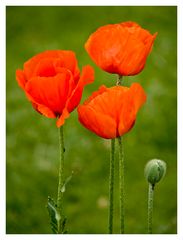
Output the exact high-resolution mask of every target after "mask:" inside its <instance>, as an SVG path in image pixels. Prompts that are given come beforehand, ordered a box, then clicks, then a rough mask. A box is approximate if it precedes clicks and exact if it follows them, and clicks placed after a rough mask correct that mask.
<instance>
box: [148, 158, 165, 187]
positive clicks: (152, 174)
mask: <svg viewBox="0 0 183 240" xmlns="http://www.w3.org/2000/svg"><path fill="white" fill-rule="evenodd" d="M144 173H145V177H146V179H147V181H148V182H149V183H151V184H152V185H155V184H156V183H157V182H159V181H160V180H161V179H162V178H163V177H164V175H165V173H166V163H165V162H164V161H162V160H159V159H153V160H150V161H149V162H148V163H147V164H146V166H145V171H144Z"/></svg>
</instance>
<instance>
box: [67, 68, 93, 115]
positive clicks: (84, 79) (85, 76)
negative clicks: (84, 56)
mask: <svg viewBox="0 0 183 240" xmlns="http://www.w3.org/2000/svg"><path fill="white" fill-rule="evenodd" d="M93 81H94V70H93V68H92V67H91V66H89V65H87V66H85V67H83V69H82V73H81V77H80V79H79V81H78V84H77V85H76V87H75V89H74V90H73V92H72V94H71V96H70V98H69V99H68V101H67V103H66V108H67V110H68V112H72V111H73V110H74V109H75V108H76V107H77V106H78V104H79V103H80V101H81V97H82V93H83V88H84V86H85V85H86V84H89V83H92V82H93Z"/></svg>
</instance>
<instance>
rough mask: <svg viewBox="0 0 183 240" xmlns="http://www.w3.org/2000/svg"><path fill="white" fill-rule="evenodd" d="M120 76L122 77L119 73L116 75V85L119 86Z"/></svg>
mask: <svg viewBox="0 0 183 240" xmlns="http://www.w3.org/2000/svg"><path fill="white" fill-rule="evenodd" d="M122 78H123V76H121V75H117V81H116V86H121V81H122Z"/></svg>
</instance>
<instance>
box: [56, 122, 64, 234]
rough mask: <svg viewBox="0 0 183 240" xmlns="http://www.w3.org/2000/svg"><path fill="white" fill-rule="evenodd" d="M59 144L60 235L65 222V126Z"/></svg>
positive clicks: (58, 202)
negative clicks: (63, 190)
mask: <svg viewBox="0 0 183 240" xmlns="http://www.w3.org/2000/svg"><path fill="white" fill-rule="evenodd" d="M59 142H60V165H59V182H58V195H57V209H58V211H59V214H60V216H61V218H60V220H59V221H58V233H61V232H62V229H61V222H62V220H63V192H62V191H61V189H62V186H63V183H64V133H63V126H62V127H60V128H59Z"/></svg>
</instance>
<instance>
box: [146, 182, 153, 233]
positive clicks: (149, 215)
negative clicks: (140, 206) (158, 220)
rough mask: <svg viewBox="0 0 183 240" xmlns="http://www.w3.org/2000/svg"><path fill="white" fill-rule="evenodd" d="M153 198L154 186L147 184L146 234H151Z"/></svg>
mask: <svg viewBox="0 0 183 240" xmlns="http://www.w3.org/2000/svg"><path fill="white" fill-rule="evenodd" d="M153 197H154V185H153V184H151V183H149V191H148V220H147V222H148V233H149V234H152V215H153Z"/></svg>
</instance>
